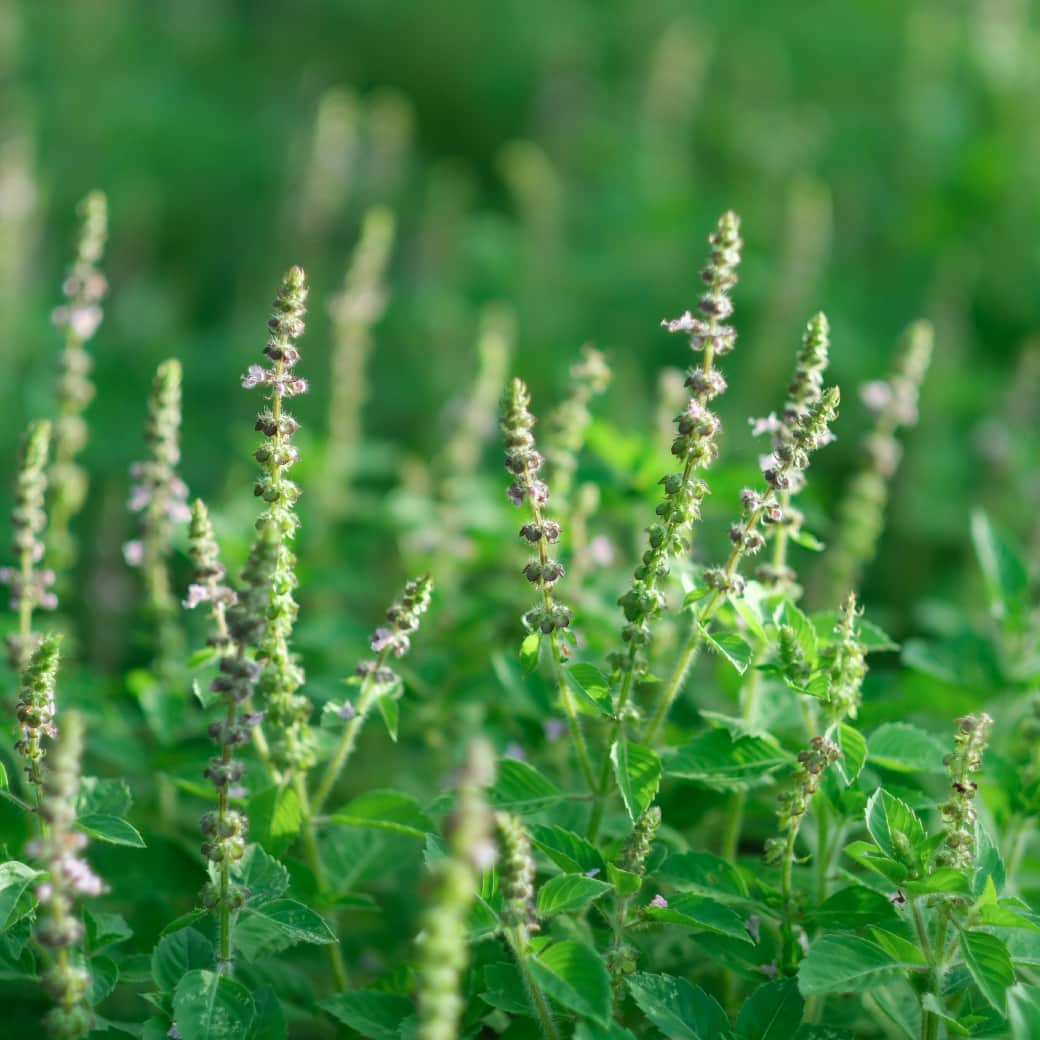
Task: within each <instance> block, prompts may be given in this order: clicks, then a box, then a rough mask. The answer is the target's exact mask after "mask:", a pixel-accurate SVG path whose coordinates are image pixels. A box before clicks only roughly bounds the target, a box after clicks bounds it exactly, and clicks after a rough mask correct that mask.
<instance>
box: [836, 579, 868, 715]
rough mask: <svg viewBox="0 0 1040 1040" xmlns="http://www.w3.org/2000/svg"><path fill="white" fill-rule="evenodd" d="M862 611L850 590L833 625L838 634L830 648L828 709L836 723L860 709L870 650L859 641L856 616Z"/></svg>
mask: <svg viewBox="0 0 1040 1040" xmlns="http://www.w3.org/2000/svg"><path fill="white" fill-rule="evenodd" d="M860 614H862V610H858V609H857V607H856V594H855V593H854V592H850V593H849V597H848V599H847V600H846V601H845V602H844V603H843V604H842V605H841V610H840V611H839V615H838V623H837V624H836V625H835V626H834V634H835V636H836V637H837V639H836V641H835V644H834V647H833V649H832V650H831V662H830V702H829V705H828V710H829V712H830V714H831V717H832V719H833V720H834V721H835V722H837V721H840V720H841V719H844V718H850V719H854V718H855V717H856V714H857V713H858V711H859V704H860V698H861V691H862V687H863V679H864V676H866V674H867V649H866V647H865V646H864V645H863V643H862V641H861V640H860V634H859V628H858V627H857V625H856V619H857V618H858V617H859V616H860Z"/></svg>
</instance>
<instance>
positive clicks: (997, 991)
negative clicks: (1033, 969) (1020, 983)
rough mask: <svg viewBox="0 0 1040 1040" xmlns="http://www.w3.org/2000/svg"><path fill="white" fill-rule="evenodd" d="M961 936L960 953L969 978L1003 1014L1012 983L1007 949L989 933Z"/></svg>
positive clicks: (1012, 970)
mask: <svg viewBox="0 0 1040 1040" xmlns="http://www.w3.org/2000/svg"><path fill="white" fill-rule="evenodd" d="M960 934H961V954H962V955H963V957H964V963H965V965H966V966H967V968H968V971H969V972H970V973H971V977H972V978H973V979H974V980H975V984H976V985H977V986H978V987H979V989H980V990H981V991H982V995H983V996H984V997H985V998H986V1000H988V1001H989V1003H990V1004H992V1005H993V1007H994V1008H996V1009H997V1011H999V1012H1000V1013H1001V1014H1002V1015H1003V1014H1004V1013H1005V1010H1006V1008H1007V991H1008V987H1009V986H1013V985H1014V984H1015V969H1014V967H1013V966H1012V964H1011V954H1010V953H1009V952H1008V948H1007V946H1006V945H1005V944H1004V942H1003V941H1001V940H1000V939H998V938H997V937H996V936H995V935H990V933H989V932H968V931H962V932H961V933H960Z"/></svg>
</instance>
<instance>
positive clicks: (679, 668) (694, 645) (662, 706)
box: [643, 593, 716, 746]
mask: <svg viewBox="0 0 1040 1040" xmlns="http://www.w3.org/2000/svg"><path fill="white" fill-rule="evenodd" d="M715 602H716V594H715V593H713V594H712V597H711V599H709V600H708V604H709V605H711V604H713V603H715ZM705 609H706V610H707V608H705ZM707 620H708V615H707V614H706V613H705V614H701V615H699V616H698V617H697V619H696V620H695V621H694V625H693V630H692V631H691V632H690V634H689V636H688V637H687V639H686V642H685V644H684V645H683V648H682V652H681V653H680V654H679V660H678V661H677V662H676V664H675V668H674V669H673V670H672V675H671V678H670V679H669V680H668V683H667V684H666V686H665V688H664V690H663V692H662V694H661V697H660V699H659V700H658V702H657V708H656V709H655V710H654V713H653V715H652V716H651V718H650V722H649V724H648V725H647V727H646V733H645V734H644V736H643V742H644V743H645V744H647V745H648V746H649V745H652V744H653V742H654V738H655V737H656V736H657V731H658V730H659V729H660V728H661V726H662V724H663V723H664V720H665V719H666V718H667V717H668V713H669V712H670V711H671V710H672V705H673V704H674V703H675V699H676V697H678V696H679V692H680V691H681V690H682V687H683V683H684V682H685V681H686V675H687V673H688V672H689V670H690V668H691V667H692V666H693V662H694V661H696V660H697V657H698V655H699V654H700V650H701V636H702V633H703V629H702V627H701V626H702V624H703V623H704V622H705V621H707Z"/></svg>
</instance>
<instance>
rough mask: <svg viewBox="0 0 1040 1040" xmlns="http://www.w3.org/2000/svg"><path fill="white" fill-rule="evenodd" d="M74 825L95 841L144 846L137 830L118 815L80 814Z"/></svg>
mask: <svg viewBox="0 0 1040 1040" xmlns="http://www.w3.org/2000/svg"><path fill="white" fill-rule="evenodd" d="M76 826H77V827H78V828H79V829H80V830H81V831H83V833H84V834H89V835H90V836H91V837H92V838H94V839H95V840H97V841H104V842H107V843H108V844H109V845H129V846H130V847H132V848H135V849H143V848H144V847H145V844H144V839H143V838H142V837H141V835H140V834H138V832H137V828H136V827H134V826H133V824H131V823H127V821H126V820H122V819H120V818H119V817H118V816H108V815H107V814H105V813H91V814H90V815H88V816H81V817H80V818H79V819H78V820H77V821H76Z"/></svg>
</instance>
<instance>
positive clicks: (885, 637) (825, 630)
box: [812, 610, 899, 654]
mask: <svg viewBox="0 0 1040 1040" xmlns="http://www.w3.org/2000/svg"><path fill="white" fill-rule="evenodd" d="M812 623H813V627H814V628H815V629H816V632H817V635H818V636H819V637H820V639H822V640H824V641H825V642H831V641H832V640H833V638H834V629H835V627H836V626H837V624H838V612H837V611H836V610H821V611H819V612H818V613H816V614H813V616H812ZM856 628H857V629H858V630H859V641H860V642H861V643H862V644H863V648H864V650H866V651H867V653H868V654H872V653H887V652H890V651H893V650H898V649H899V644H898V643H897V642H896V641H895V640H894V639H893V638H892V637H891V636H890V635H889V634H888V633H887V632H884V631H882V629H880V628H879V627H878V626H877V625H875V624H874V622H873V621H867V620H866V618H860V619H859V621H858V622H857V623H856Z"/></svg>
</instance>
